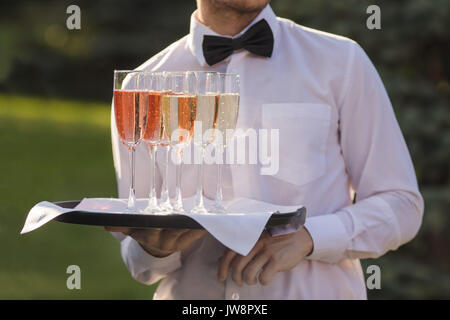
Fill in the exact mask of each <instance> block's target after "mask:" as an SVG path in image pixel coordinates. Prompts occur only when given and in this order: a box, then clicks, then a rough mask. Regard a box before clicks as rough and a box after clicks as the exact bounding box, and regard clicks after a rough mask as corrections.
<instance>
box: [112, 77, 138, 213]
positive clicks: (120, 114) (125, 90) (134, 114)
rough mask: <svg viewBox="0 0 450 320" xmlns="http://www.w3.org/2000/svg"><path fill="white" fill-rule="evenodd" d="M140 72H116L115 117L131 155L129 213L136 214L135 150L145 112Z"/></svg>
mask: <svg viewBox="0 0 450 320" xmlns="http://www.w3.org/2000/svg"><path fill="white" fill-rule="evenodd" d="M138 75H139V72H138V71H129V70H115V71H114V100H113V101H114V104H113V106H114V116H115V122H116V128H117V132H118V134H119V137H120V140H121V142H122V143H123V144H124V145H126V146H127V147H128V150H129V154H130V166H131V182H130V191H129V196H128V205H127V212H136V192H135V149H136V146H137V145H138V143H139V142H140V139H141V134H142V125H143V122H142V118H143V117H144V116H145V114H144V113H145V111H144V110H143V108H142V107H141V106H140V98H141V96H140V91H139V90H138V89H137V79H138Z"/></svg>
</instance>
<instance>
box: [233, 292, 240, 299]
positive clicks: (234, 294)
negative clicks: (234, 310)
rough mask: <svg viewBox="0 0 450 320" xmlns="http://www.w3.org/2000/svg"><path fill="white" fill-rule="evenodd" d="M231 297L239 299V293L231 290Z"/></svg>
mask: <svg viewBox="0 0 450 320" xmlns="http://www.w3.org/2000/svg"><path fill="white" fill-rule="evenodd" d="M231 299H233V300H239V293H237V292H233V294H232V295H231Z"/></svg>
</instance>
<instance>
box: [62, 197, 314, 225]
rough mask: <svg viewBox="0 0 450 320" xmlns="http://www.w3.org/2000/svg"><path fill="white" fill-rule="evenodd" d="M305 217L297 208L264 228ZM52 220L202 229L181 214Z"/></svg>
mask: <svg viewBox="0 0 450 320" xmlns="http://www.w3.org/2000/svg"><path fill="white" fill-rule="evenodd" d="M79 203H80V201H61V202H55V204H56V205H58V206H60V207H63V208H68V209H72V208H75V207H76V206H77V205H78V204H79ZM299 216H302V217H303V221H304V218H305V217H306V209H305V207H302V208H299V209H298V210H297V211H295V212H289V213H282V214H281V213H273V214H272V216H271V217H270V218H269V220H268V221H267V224H266V228H270V227H276V226H282V225H286V224H289V223H290V221H291V219H292V218H294V217H299ZM54 220H56V221H60V222H65V223H74V224H84V225H91V226H110V227H129V228H165V229H203V227H202V226H201V225H200V224H199V223H197V222H196V221H195V220H194V219H192V218H190V217H188V216H185V215H181V214H176V213H173V214H167V215H147V214H139V213H136V214H133V213H127V214H118V213H114V212H111V213H103V212H102V213H98V212H86V211H71V212H66V213H63V214H62V215H60V216H58V217H56V218H55V219H54Z"/></svg>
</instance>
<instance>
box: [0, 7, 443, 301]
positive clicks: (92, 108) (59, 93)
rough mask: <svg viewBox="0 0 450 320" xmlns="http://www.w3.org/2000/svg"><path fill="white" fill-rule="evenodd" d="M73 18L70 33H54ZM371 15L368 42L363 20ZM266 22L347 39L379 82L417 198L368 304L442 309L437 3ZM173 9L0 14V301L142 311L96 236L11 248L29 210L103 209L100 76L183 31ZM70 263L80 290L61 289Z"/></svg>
mask: <svg viewBox="0 0 450 320" xmlns="http://www.w3.org/2000/svg"><path fill="white" fill-rule="evenodd" d="M70 4H77V5H79V6H80V8H81V14H82V22H81V24H82V28H81V30H79V31H69V30H67V28H66V26H65V22H66V18H67V14H66V8H67V6H68V5H70ZM371 4H377V5H378V6H380V8H381V17H382V20H381V26H382V29H381V30H368V29H367V28H366V19H367V17H368V14H367V13H366V8H367V7H368V6H369V5H371ZM272 7H273V9H274V11H275V12H276V13H277V15H279V16H282V17H286V18H289V19H292V20H294V21H296V22H297V23H299V24H302V25H305V26H308V27H312V28H316V29H319V30H323V31H327V32H331V33H336V34H340V35H344V36H347V37H350V38H352V39H354V40H356V41H357V42H358V43H360V45H361V46H362V47H363V48H364V49H365V50H366V52H367V53H368V55H369V56H370V57H371V59H372V61H373V62H374V64H375V66H376V67H377V69H378V71H379V72H380V74H381V77H382V79H383V81H384V83H385V85H386V88H387V90H388V92H389V95H390V97H391V100H392V103H393V105H394V109H395V112H396V114H397V117H398V120H399V122H400V126H401V127H402V130H403V133H404V135H405V138H406V141H407V143H408V146H409V149H410V152H411V155H412V158H413V161H414V164H415V168H416V172H417V175H418V179H419V184H420V187H421V190H422V192H423V195H424V198H425V215H424V221H423V226H422V228H421V230H420V232H419V234H418V235H417V237H416V238H415V239H414V240H413V241H411V242H410V243H408V244H406V245H405V246H402V247H401V248H400V249H399V250H397V251H395V252H390V253H388V254H386V255H385V256H383V257H382V258H380V259H376V260H365V261H363V265H364V267H365V266H367V265H370V264H377V265H379V266H380V267H381V273H382V281H381V286H382V289H381V290H371V291H369V292H368V293H369V297H370V298H373V299H380V298H401V299H418V298H425V299H430V298H441V299H442V298H447V299H448V298H450V272H449V270H450V236H449V233H448V232H447V229H449V228H450V218H449V214H448V208H450V183H449V177H450V108H449V93H450V84H449V63H448V57H449V56H450V54H449V53H450V52H449V39H450V29H449V28H448V20H449V18H450V2H449V1H446V0H433V1H429V0H396V1H387V0H384V1H376V2H372V1H364V0H340V1H333V0H274V1H272ZM194 9H195V2H194V1H193V0H192V1H186V0H184V1H183V0H170V1H150V0H127V1H123V0H97V1H65V0H53V1H50V0H49V1H43V0H34V1H31V0H25V1H23V0H22V1H9V0H3V1H2V2H1V3H0V147H1V151H0V168H1V170H0V248H1V251H2V259H0V298H3V299H14V298H16V299H17V298H18V299H22V298H24V299H28V298H38V299H42V298H51V299H53V298H64V299H65V298H67V299H78V298H88V299H89V298H113V299H115V298H124V299H129V298H151V296H152V293H153V290H154V286H152V287H147V286H144V285H141V284H138V283H137V282H135V281H133V280H132V279H131V277H130V276H129V273H128V271H127V270H126V268H125V266H124V265H123V263H122V261H121V258H120V255H119V247H118V244H117V242H116V241H115V240H114V239H112V237H111V236H110V235H109V234H108V233H106V232H103V230H100V229H99V228H87V227H81V226H75V225H64V224H59V223H56V222H55V223H50V224H48V225H47V226H45V227H44V228H43V229H41V230H39V231H36V232H33V233H30V234H27V235H25V236H19V235H18V232H19V230H20V228H21V226H22V224H23V221H24V219H25V216H26V214H27V212H28V210H29V209H30V208H31V207H32V206H33V205H34V204H35V203H36V202H38V201H41V200H43V199H46V200H50V201H52V200H53V201H57V200H68V199H80V198H82V197H84V196H87V197H96V196H102V197H108V196H116V186H115V178H114V170H113V167H112V158H111V147H110V138H109V102H110V101H111V85H112V71H113V69H131V68H134V67H136V66H138V65H139V64H141V63H143V62H144V61H145V60H147V59H148V58H149V57H151V56H152V55H154V54H155V53H157V52H158V51H160V50H161V49H163V48H165V47H166V46H167V45H169V44H170V43H172V42H173V41H174V40H176V39H178V38H180V37H181V36H183V35H185V34H186V33H187V32H188V31H189V17H190V14H191V12H192V11H193V10H194ZM70 264H78V265H80V267H81V270H82V279H83V282H82V290H80V291H76V292H75V291H69V290H67V288H66V286H65V281H66V278H67V275H66V274H65V268H67V266H68V265H70Z"/></svg>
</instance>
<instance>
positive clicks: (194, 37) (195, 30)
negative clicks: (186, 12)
mask: <svg viewBox="0 0 450 320" xmlns="http://www.w3.org/2000/svg"><path fill="white" fill-rule="evenodd" d="M262 19H265V20H266V21H267V23H268V24H269V26H270V28H271V29H272V32H273V37H274V42H276V39H277V32H278V20H277V17H276V15H275V13H274V12H273V10H272V8H271V7H270V5H267V6H266V7H265V8H264V9H263V10H262V11H261V12H260V13H259V14H258V16H257V17H256V18H255V19H254V20H253V21H252V22H251V23H250V24H249V25H248V26H247V27H246V28H245V29H244V30H242V31H241V32H240V33H239V34H237V35H236V36H234V37H233V38H236V37H239V36H240V35H242V34H243V33H244V32H245V31H247V29H248V28H250V27H251V26H252V25H254V24H255V23H256V22H258V21H260V20H262ZM204 35H214V36H220V35H219V34H217V33H216V32H214V31H212V30H211V29H209V28H208V27H207V26H205V25H203V24H201V23H200V22H198V20H197V19H196V18H195V12H194V13H193V14H192V15H191V26H190V32H189V35H188V46H189V49H190V50H191V52H192V54H193V55H194V56H195V57H196V58H197V60H198V62H199V63H200V65H201V66H207V65H208V64H207V63H206V61H205V58H204V56H203V48H202V43H203V36H204ZM274 50H275V44H274Z"/></svg>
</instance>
